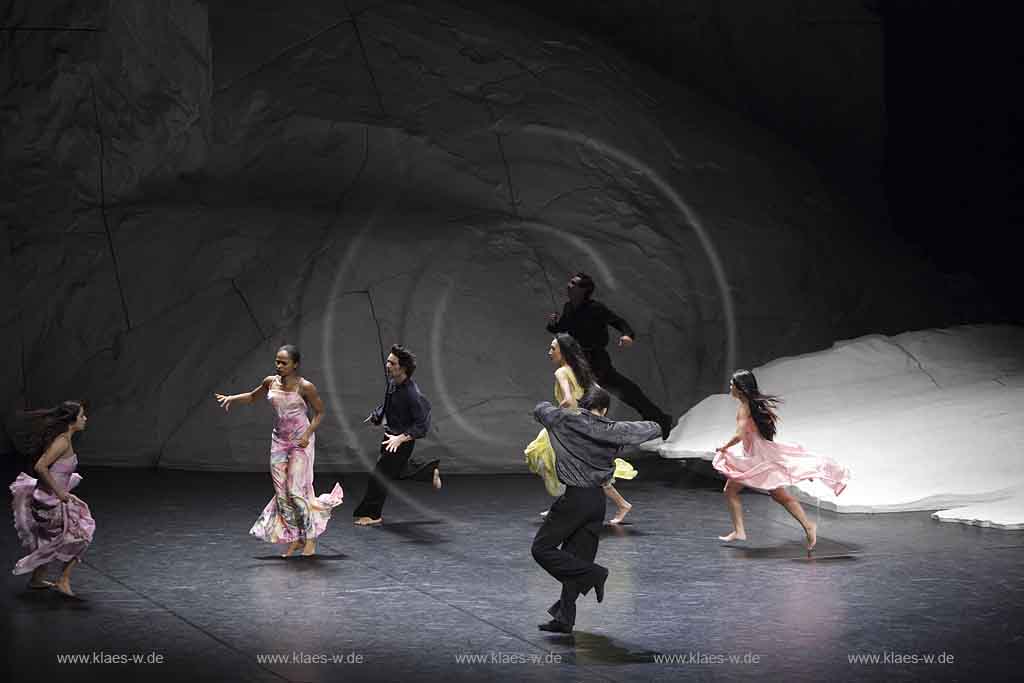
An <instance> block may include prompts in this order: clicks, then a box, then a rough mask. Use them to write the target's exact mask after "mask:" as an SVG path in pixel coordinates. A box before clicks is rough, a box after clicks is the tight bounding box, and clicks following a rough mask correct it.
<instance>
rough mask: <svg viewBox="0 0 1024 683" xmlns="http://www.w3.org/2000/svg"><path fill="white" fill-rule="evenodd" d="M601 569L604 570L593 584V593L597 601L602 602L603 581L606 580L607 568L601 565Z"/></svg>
mask: <svg viewBox="0 0 1024 683" xmlns="http://www.w3.org/2000/svg"><path fill="white" fill-rule="evenodd" d="M601 571H602V572H604V573H603V574H602V575H601V578H600V579H598V580H597V583H595V584H594V595H595V596H596V597H597V601H598V602H604V582H605V581H607V580H608V570H607V569H605V568H604V567H601Z"/></svg>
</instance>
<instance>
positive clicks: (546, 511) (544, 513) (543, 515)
mask: <svg viewBox="0 0 1024 683" xmlns="http://www.w3.org/2000/svg"><path fill="white" fill-rule="evenodd" d="M549 512H551V510H545V511H544V512H542V513H540V516H541V517H545V518H546V517H547V516H548V513H549Z"/></svg>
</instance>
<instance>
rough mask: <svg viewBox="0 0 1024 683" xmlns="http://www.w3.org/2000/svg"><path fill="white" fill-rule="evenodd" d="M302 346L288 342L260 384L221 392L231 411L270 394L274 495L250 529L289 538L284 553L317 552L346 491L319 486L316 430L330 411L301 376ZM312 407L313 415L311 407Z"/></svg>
mask: <svg viewBox="0 0 1024 683" xmlns="http://www.w3.org/2000/svg"><path fill="white" fill-rule="evenodd" d="M300 359H301V355H300V354H299V350H298V349H297V348H296V347H294V346H292V345H291V344H287V345H285V346H282V347H281V348H280V349H279V350H278V352H277V356H276V358H275V365H276V366H277V374H276V375H270V376H269V377H265V378H264V379H263V381H262V382H261V383H260V385H259V386H258V387H256V388H255V389H253V390H252V391H250V392H248V393H244V394H234V395H232V396H225V395H223V394H215V396H216V397H217V402H218V403H220V405H221V406H222V407H223V408H224V410H229V409H230V408H231V406H232V405H234V404H236V403H254V402H256V401H257V400H259V398H260V397H262V396H266V398H267V400H268V401H269V402H270V405H271V406H272V407H273V408H274V431H273V433H272V434H271V438H270V475H271V478H272V479H273V481H274V497H273V498H271V499H270V502H269V503H267V505H266V507H265V508H264V509H263V513H262V514H261V515H260V516H259V519H257V520H256V523H255V524H253V526H252V529H250V530H249V533H250V534H252V535H253V536H256V537H257V538H259V539H261V540H264V541H266V542H268V543H287V544H288V547H287V548H286V549H285V551H284V553H283V554H282V555H281V557H288V556H289V555H291V554H292V553H293V552H295V551H296V550H297V549H298V548H299V546H300V545H301V546H303V550H302V554H303V555H306V556H309V555H313V554H314V553H315V552H316V538H317V537H318V536H319V535H320V534H322V533H323V532H324V530H325V529H326V528H327V522H328V520H330V518H331V510H332V509H333V508H335V507H337V506H338V505H341V501H342V497H343V492H342V489H341V486H340V485H339V484H337V483H335V484H334V488H333V489H332V490H331V492H330V493H325V494H323V495H320V496H317V495H316V493H315V492H314V491H313V456H314V447H315V446H316V437H315V435H314V432H315V431H316V428H317V427H319V426H320V421H321V420H322V419H323V416H324V404H323V402H322V401H321V400H320V394H319V393H317V390H316V387H315V386H314V385H313V383H312V382H310V381H308V380H306V379H304V378H303V377H301V376H300V375H299V361H300ZM309 409H312V411H313V419H312V420H310V419H309V416H308V415H307V411H308V410H309Z"/></svg>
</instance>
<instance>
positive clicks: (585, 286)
mask: <svg viewBox="0 0 1024 683" xmlns="http://www.w3.org/2000/svg"><path fill="white" fill-rule="evenodd" d="M594 288H595V285H594V280H593V279H592V278H591V277H590V276H589V275H587V274H586V273H576V274H575V275H573V276H572V277H571V278H570V279H569V285H568V294H569V301H567V302H566V304H565V307H564V308H563V309H562V314H561V315H559V314H558V313H552V314H551V316H550V317H549V322H548V332H551V333H552V334H555V333H558V332H565V333H567V334H570V335H572V336H573V338H575V339H576V341H578V342H579V343H580V346H581V347H582V348H583V352H584V353H585V354H586V356H587V360H588V361H590V369H591V370H592V371H593V372H594V379H596V380H597V383H598V384H600V385H601V386H602V387H604V388H605V389H607V390H608V391H610V392H611V393H612V394H614V395H615V396H616V397H617V398H618V399H619V400H621V401H622V402H623V403H625V404H626V405H628V406H631V407H632V408H633V409H634V410H635V411H636V412H638V413H640V417H642V418H643V419H644V420H650V421H652V422H657V423H658V426H659V427H661V438H663V439H667V438H668V433H669V432H670V431H672V416H671V415H669V414H667V413H666V412H665V411H663V410H662V409H661V408H659V407H658V406H656V405H654V403H653V402H652V401H651V400H650V399H649V398H647V396H645V395H644V392H643V391H641V389H640V387H638V386H637V385H636V384H634V383H633V382H632V380H630V379H629V378H628V377H624V376H622V375H620V374H619V372H618V370H616V369H615V368H614V367H613V366H612V359H611V356H609V355H608V350H607V349H606V348H605V347H606V346H608V326H609V325H611V326H612V327H614V328H615V329H616V330H618V331H619V332H620V333H621V334H622V336H621V337H619V346H621V347H623V348H629V347H630V346H632V345H633V340H634V339H635V338H636V335H634V334H633V328H632V327H630V326H629V323H627V322H626V321H625V320H623V319H622V318H620V317H619V316H617V315H615V314H614V313H612V311H611V310H610V309H609V308H608V307H607V306H605V305H604V304H603V303H601V302H600V301H597V300H595V299H593V298H592V297H593V294H594Z"/></svg>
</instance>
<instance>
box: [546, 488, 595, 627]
mask: <svg viewBox="0 0 1024 683" xmlns="http://www.w3.org/2000/svg"><path fill="white" fill-rule="evenodd" d="M604 512H605V508H604V491H603V490H602V489H601V487H599V486H598V487H592V488H579V487H576V486H567V487H565V493H564V494H562V496H561V497H559V498H558V500H556V501H555V504H554V505H552V506H551V510H550V511H549V512H548V514H547V517H545V518H544V523H543V524H542V525H541V527H540V529H538V530H537V535H536V536H535V537H534V539H533V547H532V548H531V549H530V550H531V552H532V553H533V559H534V560H536V561H537V564H539V565H540V566H541V567H543V568H544V569H545V570H546V571H547V573H548V574H551V576H553V577H555V579H557V580H558V581H560V582H561V583H562V594H561V596H560V597H559V598H558V600H557V601H556V602H555V604H553V605H552V606H551V607H550V608H549V609H548V613H549V614H550V615H551V616H552V617H554V618H555V620H556V621H560V622H562V623H564V624H568V625H570V626H572V625H573V624H575V623H576V598H577V597H579V596H580V595H581V594H582V595H586V594H587V592H588V591H589V590H590V589H591V588H593V587H594V585H595V584H597V583H598V582H599V581H601V580H602V579H603V578H604V577H606V576H607V575H608V570H607V569H605V568H604V567H602V566H601V565H599V564H597V563H595V562H594V558H595V557H596V556H597V544H598V540H599V538H600V534H601V527H602V526H603V525H604ZM559 546H561V547H559Z"/></svg>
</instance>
